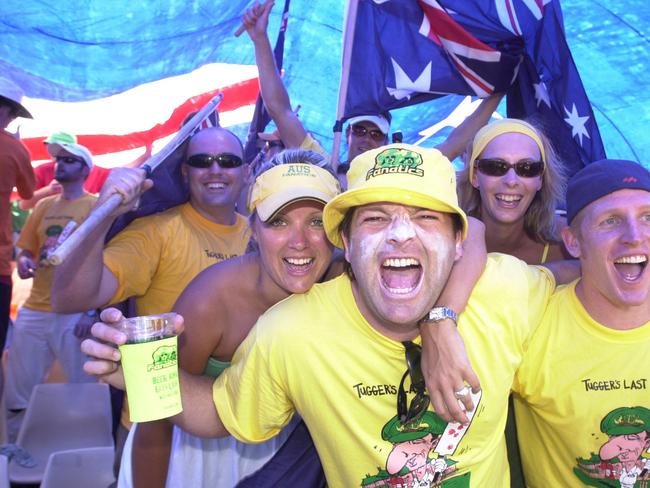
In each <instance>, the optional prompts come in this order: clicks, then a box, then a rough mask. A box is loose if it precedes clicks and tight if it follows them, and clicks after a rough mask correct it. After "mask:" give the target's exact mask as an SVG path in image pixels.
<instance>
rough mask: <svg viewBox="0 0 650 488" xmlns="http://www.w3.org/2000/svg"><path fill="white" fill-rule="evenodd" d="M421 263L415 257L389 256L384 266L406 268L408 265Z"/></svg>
mask: <svg viewBox="0 0 650 488" xmlns="http://www.w3.org/2000/svg"><path fill="white" fill-rule="evenodd" d="M419 265H420V263H419V262H418V261H417V260H416V259H413V258H389V259H385V260H384V262H383V263H382V266H389V267H391V268H406V267H407V266H419Z"/></svg>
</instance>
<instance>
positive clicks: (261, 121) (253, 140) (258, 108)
mask: <svg viewBox="0 0 650 488" xmlns="http://www.w3.org/2000/svg"><path fill="white" fill-rule="evenodd" d="M290 3H291V0H285V1H284V9H283V10H282V22H281V23H280V31H279V32H278V38H277V40H276V41H275V48H273V56H274V57H275V65H276V66H277V68H278V70H280V71H281V70H282V60H283V59H284V38H285V32H286V31H287V24H288V22H289V4H290ZM270 121H271V116H270V115H269V114H268V112H267V111H266V108H265V107H264V101H263V100H262V94H260V95H258V96H257V101H256V102H255V112H254V113H253V120H251V123H250V126H249V128H248V137H247V138H246V144H245V146H244V159H245V160H246V161H252V160H253V158H255V156H256V155H257V153H258V151H259V150H258V148H257V133H258V132H264V129H266V126H267V125H269V122H270Z"/></svg>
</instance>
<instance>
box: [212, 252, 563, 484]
mask: <svg viewBox="0 0 650 488" xmlns="http://www.w3.org/2000/svg"><path fill="white" fill-rule="evenodd" d="M554 287H555V282H554V280H553V278H552V276H551V275H550V274H549V273H548V272H546V271H545V270H541V269H539V268H535V267H528V266H526V265H525V263H523V262H522V261H519V260H517V259H515V258H513V257H510V256H505V255H491V256H490V258H489V259H488V264H487V267H486V270H485V272H484V273H483V276H482V277H481V279H480V280H479V282H478V283H477V285H476V287H475V290H474V292H473V294H472V297H471V299H470V301H469V303H468V306H467V308H466V310H465V312H464V313H463V314H462V315H461V318H460V321H459V330H460V332H461V334H462V336H463V338H464V339H465V342H466V344H467V348H468V352H469V356H470V359H471V361H472V363H473V365H474V368H475V370H476V372H477V374H478V376H479V378H480V380H481V384H482V386H483V397H482V399H481V402H480V404H479V406H478V410H477V413H476V415H475V417H474V419H473V421H472V423H471V425H470V427H469V429H467V430H466V433H465V434H463V433H461V434H460V435H461V437H462V438H461V439H460V442H459V443H458V445H457V446H456V447H455V448H454V449H453V450H452V451H451V452H450V453H448V454H447V455H446V457H445V458H444V462H442V463H438V465H443V466H447V467H446V468H445V470H444V473H443V476H444V478H443V480H444V482H445V483H448V484H453V485H454V486H469V484H470V481H471V486H489V487H503V488H506V487H508V486H509V472H508V464H507V457H506V449H505V441H504V436H503V431H504V426H505V421H506V413H507V406H508V395H509V392H510V388H511V385H512V381H513V376H514V374H515V371H516V369H517V368H518V367H519V364H520V362H521V359H522V356H523V353H524V347H525V343H526V341H527V340H528V338H529V336H530V334H531V332H532V330H534V328H535V327H536V325H537V324H538V322H539V320H540V319H541V316H542V312H543V310H544V308H545V307H546V304H547V302H548V299H549V296H550V295H551V293H552V291H553V289H554ZM417 341H419V338H418V339H417ZM417 341H416V342H417ZM405 371H406V362H405V355H404V346H403V345H402V344H401V343H400V342H396V341H394V340H391V339H389V338H387V337H385V336H383V335H382V334H380V333H379V332H377V330H376V329H374V328H373V327H372V326H370V324H368V322H367V321H366V320H365V318H364V317H363V316H362V315H361V313H360V311H359V309H358V307H357V305H356V302H355V300H354V297H353V295H352V288H351V283H350V280H349V278H348V277H347V276H341V277H339V278H336V279H334V280H332V281H329V282H327V283H323V284H317V285H315V286H314V287H313V288H312V289H311V290H310V291H309V292H307V293H305V294H302V295H294V296H292V297H289V298H287V299H286V300H284V301H282V302H281V303H279V304H277V305H276V306H275V307H273V308H271V309H270V310H269V311H268V312H267V313H266V314H264V315H263V316H262V317H261V318H260V319H259V321H258V323H257V324H256V326H255V327H254V328H253V330H252V331H251V333H250V334H249V335H248V337H247V338H246V340H245V341H244V342H243V343H242V345H241V346H240V347H239V349H238V350H237V352H236V354H235V357H234V358H233V361H232V365H231V367H230V368H229V369H228V370H226V371H225V372H224V373H223V374H222V375H221V376H220V377H219V378H217V379H216V381H215V383H214V387H213V398H214V402H215V405H216V408H217V411H218V412H219V415H220V417H221V420H222V421H223V423H224V425H225V426H226V428H227V429H228V431H229V432H230V433H231V434H232V435H233V436H235V437H236V438H238V439H239V440H241V441H243V442H261V441H264V440H266V439H268V438H270V437H272V436H273V435H275V434H277V433H278V432H279V430H280V429H281V428H282V427H283V426H284V425H286V423H287V422H288V421H289V419H290V418H291V415H292V414H293V412H294V411H297V412H298V413H299V414H300V415H301V416H302V418H303V419H304V421H305V423H306V425H307V427H308V428H309V431H310V433H311V435H312V438H313V440H314V443H315V446H316V449H317V451H318V455H319V457H320V459H321V461H322V463H323V467H324V469H325V474H326V476H327V481H328V484H329V486H332V487H334V488H336V487H350V486H368V487H373V488H374V487H380V486H389V483H392V485H391V486H393V485H398V484H400V483H401V484H403V485H404V486H412V483H413V479H414V478H416V477H417V479H418V483H420V484H422V481H423V480H424V481H426V479H428V480H429V481H431V480H432V479H433V476H434V473H433V469H434V466H433V464H432V463H433V461H434V460H435V459H436V458H438V457H441V456H438V455H437V454H436V451H435V446H434V445H433V444H434V441H436V436H435V435H433V434H432V435H431V436H429V435H428V433H427V431H425V430H421V429H431V428H432V423H431V422H428V421H427V422H423V423H422V425H418V426H417V429H415V432H410V433H407V434H406V435H404V432H403V430H404V429H401V430H400V427H399V426H397V427H396V428H394V427H395V417H396V397H397V391H398V386H399V383H400V379H401V378H402V375H403V374H404V372H405ZM412 396H413V395H412V394H409V399H410V398H412ZM427 415H428V417H427V419H431V418H433V417H432V416H433V415H434V414H433V413H431V414H427ZM434 423H435V422H434ZM425 424H427V425H425ZM443 425H444V422H443ZM448 427H450V426H448ZM441 433H442V432H441V431H438V432H437V434H436V435H439V434H441ZM412 440H422V441H423V442H424V441H426V442H429V443H430V444H431V446H432V447H431V451H433V452H424V453H423V454H424V455H423V456H421V461H422V462H423V463H424V464H423V465H422V466H420V467H418V468H417V469H416V468H415V467H414V466H415V462H414V463H411V464H407V461H406V460H404V461H403V466H402V467H400V466H399V463H398V466H397V468H395V465H394V464H393V463H391V464H390V466H389V464H388V459H389V457H390V455H391V452H392V451H393V450H394V449H395V450H397V449H399V448H400V446H398V444H399V443H401V442H410V441H412ZM447 447H448V443H445V445H444V446H443V445H441V448H447ZM425 451H426V450H425ZM389 469H391V470H392V472H389V471H388V470H389ZM423 477H424V478H423ZM427 477H428V478H427ZM406 483H411V484H406ZM445 483H443V485H442V486H446V485H445Z"/></svg>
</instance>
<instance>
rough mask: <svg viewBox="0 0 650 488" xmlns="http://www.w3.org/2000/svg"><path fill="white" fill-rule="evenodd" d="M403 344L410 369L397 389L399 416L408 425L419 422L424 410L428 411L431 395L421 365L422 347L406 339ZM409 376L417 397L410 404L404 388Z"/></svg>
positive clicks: (403, 423)
mask: <svg viewBox="0 0 650 488" xmlns="http://www.w3.org/2000/svg"><path fill="white" fill-rule="evenodd" d="M402 344H403V345H404V351H405V356H406V365H407V366H408V369H407V370H406V372H405V373H404V376H402V381H400V383H399V389H398V391H397V418H398V419H399V420H400V422H401V423H402V425H408V424H410V423H413V422H418V421H419V420H420V419H421V418H422V416H423V415H424V412H426V411H427V408H429V395H428V394H427V390H426V384H425V382H424V375H423V374H422V368H421V366H420V358H421V356H422V348H421V347H420V346H418V345H417V344H415V343H413V342H411V341H405V342H402ZM407 376H410V377H411V388H410V389H411V390H415V397H413V399H412V400H411V403H410V404H408V401H407V398H406V389H405V388H404V380H406V377H407Z"/></svg>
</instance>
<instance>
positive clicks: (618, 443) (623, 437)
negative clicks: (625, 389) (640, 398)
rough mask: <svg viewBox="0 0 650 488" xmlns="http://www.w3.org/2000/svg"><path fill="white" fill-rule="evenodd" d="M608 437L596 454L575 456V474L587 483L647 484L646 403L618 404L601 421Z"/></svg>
mask: <svg viewBox="0 0 650 488" xmlns="http://www.w3.org/2000/svg"><path fill="white" fill-rule="evenodd" d="M600 431H601V432H602V433H603V434H606V435H607V437H608V438H607V441H606V442H605V443H604V444H603V445H601V446H600V450H599V452H598V454H596V453H593V452H592V453H591V457H590V458H589V459H583V458H578V459H577V466H576V467H575V468H573V472H574V473H575V475H576V476H577V477H578V478H579V479H580V480H581V481H582V482H583V483H584V484H585V485H587V486H598V487H603V488H605V487H607V488H609V487H616V488H618V487H620V488H647V487H650V452H649V451H648V449H649V448H650V410H649V409H648V408H646V407H641V406H636V407H620V408H617V409H614V410H612V411H611V412H609V413H608V414H607V415H605V417H604V418H603V420H602V421H601V422H600Z"/></svg>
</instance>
